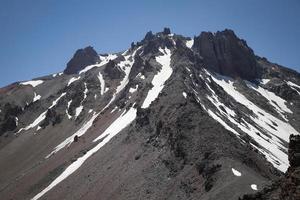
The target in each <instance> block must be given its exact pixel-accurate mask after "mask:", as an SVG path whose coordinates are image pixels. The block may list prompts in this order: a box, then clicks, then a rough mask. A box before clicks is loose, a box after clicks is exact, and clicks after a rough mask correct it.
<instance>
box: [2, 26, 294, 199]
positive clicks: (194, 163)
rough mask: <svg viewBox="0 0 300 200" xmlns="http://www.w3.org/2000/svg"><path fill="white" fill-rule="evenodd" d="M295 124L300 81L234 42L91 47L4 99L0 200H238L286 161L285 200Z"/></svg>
mask: <svg viewBox="0 0 300 200" xmlns="http://www.w3.org/2000/svg"><path fill="white" fill-rule="evenodd" d="M299 119H300V78H299V73H297V72H295V71H293V70H289V69H287V68H284V67H282V66H280V65H277V64H274V63H271V62H270V61H268V60H267V59H265V58H260V57H258V56H255V55H254V53H253V50H251V48H250V47H248V46H247V44H246V42H245V41H243V40H242V39H239V38H238V37H237V36H236V35H235V34H234V32H233V31H231V30H225V31H221V32H217V33H209V32H203V33H201V34H200V35H199V36H197V37H195V38H194V39H191V38H189V37H185V36H182V35H177V34H173V33H171V31H170V29H168V28H166V29H164V30H163V31H162V32H159V33H152V32H148V33H147V34H146V36H145V37H144V39H142V40H141V41H139V42H133V43H131V45H130V48H128V49H127V50H126V51H124V52H121V53H109V54H100V55H98V54H97V53H96V52H95V51H94V50H93V49H92V48H91V47H88V48H85V49H82V50H78V51H77V52H76V53H75V55H74V57H73V58H72V59H71V60H70V62H69V63H68V64H67V68H66V69H65V71H64V73H57V74H52V75H49V76H45V77H39V78H36V79H34V80H30V81H22V82H18V83H14V84H12V85H9V86H7V87H5V88H2V89H0V195H1V199H67V200H68V199H72V200H73V199H99V198H101V199H172V200H174V199H175V200H176V199H203V200H208V199H218V200H222V199H224V200H225V199H226V200H228V199H238V198H241V197H242V196H243V195H244V194H254V193H256V192H257V190H262V188H264V187H265V186H266V185H269V184H270V183H271V182H273V181H276V180H278V179H280V178H281V176H283V173H284V172H286V171H287V169H288V167H289V158H290V162H291V163H294V164H291V167H290V168H289V170H288V172H287V173H288V174H289V175H286V177H288V178H286V180H288V181H287V182H286V184H285V185H284V184H281V183H282V182H278V181H277V182H275V183H274V184H275V185H276V184H277V186H276V188H279V185H280V187H284V188H289V190H287V189H284V191H285V192H288V193H291V192H292V191H296V190H297V187H298V186H297V184H298V183H297V182H294V180H297V179H296V178H295V177H296V176H297V174H298V172H297V170H296V171H291V168H292V167H293V166H294V165H298V164H297V163H298V162H297V161H298V154H297V153H293V152H298V150H297V148H298V145H297V142H296V141H298V139H297V138H298V136H296V137H295V138H296V139H295V140H292V142H291V143H290V149H292V150H290V153H289V154H290V156H288V144H289V136H290V135H291V134H294V135H299V131H300V125H299ZM293 138H294V137H293ZM293 141H295V142H293ZM291 152H292V153H291ZM291 155H293V156H291ZM291 159H292V160H291ZM272 188H273V186H271V187H269V189H270V190H271V189H272ZM274 188H275V186H274ZM274 194H278V195H279V192H278V193H274ZM280 194H281V193H280ZM295 194H296V192H295ZM278 195H277V197H278V198H279V197H280V196H278ZM282 195H286V194H282ZM248 197H249V196H248ZM249 198H250V197H249Z"/></svg>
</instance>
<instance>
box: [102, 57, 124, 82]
mask: <svg viewBox="0 0 300 200" xmlns="http://www.w3.org/2000/svg"><path fill="white" fill-rule="evenodd" d="M104 72H105V73H106V75H107V76H108V77H109V78H111V79H119V78H121V77H122V75H123V72H122V70H121V69H120V67H119V66H118V65H117V64H116V63H115V61H113V60H110V61H109V62H108V63H107V64H106V66H105V68H104Z"/></svg>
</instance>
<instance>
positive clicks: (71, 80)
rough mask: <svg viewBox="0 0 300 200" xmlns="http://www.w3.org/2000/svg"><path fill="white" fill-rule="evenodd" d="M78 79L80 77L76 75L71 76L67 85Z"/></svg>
mask: <svg viewBox="0 0 300 200" xmlns="http://www.w3.org/2000/svg"><path fill="white" fill-rule="evenodd" d="M79 79H80V76H78V77H72V78H71V79H70V80H69V82H68V85H67V86H69V85H71V83H73V82H75V81H77V80H79Z"/></svg>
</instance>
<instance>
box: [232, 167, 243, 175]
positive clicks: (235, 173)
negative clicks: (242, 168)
mask: <svg viewBox="0 0 300 200" xmlns="http://www.w3.org/2000/svg"><path fill="white" fill-rule="evenodd" d="M231 170H232V173H233V174H234V175H235V176H242V173H241V172H239V171H238V170H236V169H234V168H231Z"/></svg>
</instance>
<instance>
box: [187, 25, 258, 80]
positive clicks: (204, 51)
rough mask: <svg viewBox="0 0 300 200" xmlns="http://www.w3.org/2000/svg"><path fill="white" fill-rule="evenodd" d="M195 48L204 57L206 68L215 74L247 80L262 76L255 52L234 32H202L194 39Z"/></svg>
mask: <svg viewBox="0 0 300 200" xmlns="http://www.w3.org/2000/svg"><path fill="white" fill-rule="evenodd" d="M193 48H195V50H197V51H198V52H199V54H200V55H201V56H202V57H203V59H204V65H205V67H207V68H209V69H212V70H213V71H215V72H218V73H220V74H223V75H227V76H231V77H240V78H242V79H247V80H252V79H255V78H258V77H259V75H260V68H259V66H258V64H257V62H256V59H255V55H254V53H253V50H252V49H251V48H250V47H248V45H247V43H246V42H245V41H244V40H241V39H239V38H238V37H237V36H236V35H235V34H234V32H233V31H232V30H228V29H226V30H224V31H221V32H217V33H215V34H213V33H211V32H202V33H201V34H200V35H199V36H198V37H195V38H194V46H193Z"/></svg>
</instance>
